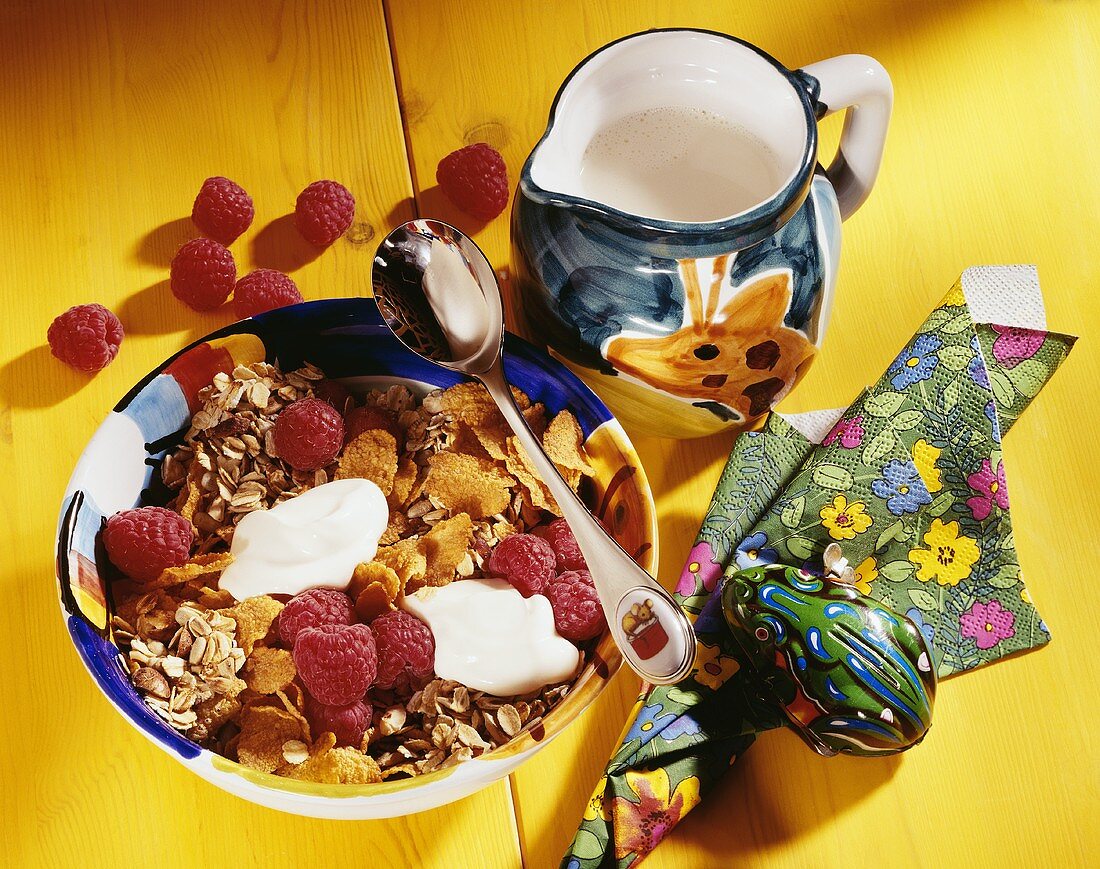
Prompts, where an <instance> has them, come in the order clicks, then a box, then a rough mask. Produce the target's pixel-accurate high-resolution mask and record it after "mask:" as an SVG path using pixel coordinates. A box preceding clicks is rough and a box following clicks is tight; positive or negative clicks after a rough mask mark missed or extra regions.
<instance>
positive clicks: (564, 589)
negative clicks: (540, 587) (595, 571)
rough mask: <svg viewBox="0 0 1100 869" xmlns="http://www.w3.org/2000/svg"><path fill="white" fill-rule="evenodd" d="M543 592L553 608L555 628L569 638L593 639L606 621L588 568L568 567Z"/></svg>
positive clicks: (577, 641) (573, 639) (574, 639)
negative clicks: (573, 568) (570, 568)
mask: <svg viewBox="0 0 1100 869" xmlns="http://www.w3.org/2000/svg"><path fill="white" fill-rule="evenodd" d="M543 594H545V595H546V596H547V597H548V598H549V599H550V606H551V607H553V609H554V627H556V628H557V629H558V633H559V634H561V635H562V636H563V637H565V638H566V639H567V640H572V641H573V642H575V643H579V642H581V641H583V640H590V639H592V638H593V637H594V636H596V635H598V634H599V633H600V631H602V630H603V629H604V626H605V625H606V624H607V620H606V619H605V618H604V614H603V607H602V606H600V599H599V597H598V596H597V595H596V587H595V586H594V585H593V584H592V576H591V575H590V574H589V573H588V571H587V570H567V571H566V572H565V573H563V574H561V576H559V577H557V578H556V579H552V580H551V581H550V583H549V584H548V585H547V586H546V589H545V591H543Z"/></svg>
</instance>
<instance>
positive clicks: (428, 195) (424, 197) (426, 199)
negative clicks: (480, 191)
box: [416, 184, 507, 268]
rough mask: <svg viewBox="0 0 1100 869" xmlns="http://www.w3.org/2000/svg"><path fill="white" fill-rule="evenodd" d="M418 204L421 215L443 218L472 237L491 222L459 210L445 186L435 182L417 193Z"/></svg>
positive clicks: (497, 266) (503, 264)
mask: <svg viewBox="0 0 1100 869" xmlns="http://www.w3.org/2000/svg"><path fill="white" fill-rule="evenodd" d="M416 204H417V210H418V211H419V213H420V216H421V217H428V218H432V219H433V220H442V221H444V222H445V223H449V224H451V226H454V227H457V228H458V229H461V230H462V231H463V232H464V233H466V235H468V236H470V237H473V236H474V235H475V234H476V233H478V232H481V230H483V229H484V228H485V227H486V226H487V225H488V224H489V223H490V221H488V220H482V219H481V218H480V217H473V216H472V215H469V214H466V213H465V212H464V211H461V210H459V208H458V206H456V205H455V204H454V203H453V202H451V200H450V199H448V198H447V194H446V193H444V192H443V188H442V187H440V186H439V185H438V184H433V185H432V186H431V187H426V188H425V189H423V190H421V191H420V192H419V193H418V194H417V195H416ZM493 265H494V266H495V267H496V268H502V267H504V266H506V265H507V263H493Z"/></svg>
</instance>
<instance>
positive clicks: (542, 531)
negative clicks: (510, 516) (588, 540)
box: [535, 519, 588, 573]
mask: <svg viewBox="0 0 1100 869" xmlns="http://www.w3.org/2000/svg"><path fill="white" fill-rule="evenodd" d="M535 533H536V534H538V535H539V536H540V537H541V538H542V539H543V540H545V541H546V542H547V543H549V544H550V548H551V549H553V550H554V556H555V558H556V559H557V569H558V572H559V573H561V572H563V571H566V570H587V569H588V565H587V564H585V561H584V556H583V555H581V548H580V547H579V546H578V545H577V538H576V537H574V536H573V529H571V528H570V527H569V524H568V523H567V522H566V521H565V520H564V519H555V520H554V521H553V522H551V523H550V524H549V525H547V526H546V527H545V528H539V529H536V531H535Z"/></svg>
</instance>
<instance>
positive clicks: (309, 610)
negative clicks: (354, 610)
mask: <svg viewBox="0 0 1100 869" xmlns="http://www.w3.org/2000/svg"><path fill="white" fill-rule="evenodd" d="M353 621H355V619H354V618H352V614H351V601H350V600H348V596H347V595H346V594H344V593H343V592H342V591H337V590H336V589H334V588H311V589H310V590H309V591H303V592H302V593H301V594H296V595H295V596H294V597H292V598H291V599H290V600H289V601H287V604H286V606H285V607H283V610H282V612H280V613H279V639H280V640H282V641H283V645H284V646H293V645H294V638H295V637H297V636H298V632H299V631H302V630H305V629H306V628H315V627H317V626H318V625H350V624H351V623H352V622H353Z"/></svg>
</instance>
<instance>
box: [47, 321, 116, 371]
mask: <svg viewBox="0 0 1100 869" xmlns="http://www.w3.org/2000/svg"><path fill="white" fill-rule="evenodd" d="M124 334H125V333H124V332H123V331H122V323H120V322H119V321H118V317H116V316H115V315H114V314H113V313H111V311H109V310H107V308H105V307H103V305H96V304H92V305H75V306H74V307H72V308H69V310H67V311H66V312H65V313H63V314H59V315H58V316H57V317H55V318H54V321H53V322H52V323H50V328H49V329H47V330H46V340H47V341H48V342H49V344H50V352H51V353H53V355H54V356H56V357H57V358H58V359H60V360H61V361H62V362H64V363H65V364H66V365H69V366H72V367H73V368H75V369H76V370H77V371H84V372H87V373H88V374H94V373H95V372H97V371H100V370H102V369H104V368H106V367H107V366H108V365H110V364H111V362H112V361H113V360H114V358H115V357H116V356H117V355H118V348H119V345H120V344H121V343H122V339H123V337H124Z"/></svg>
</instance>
